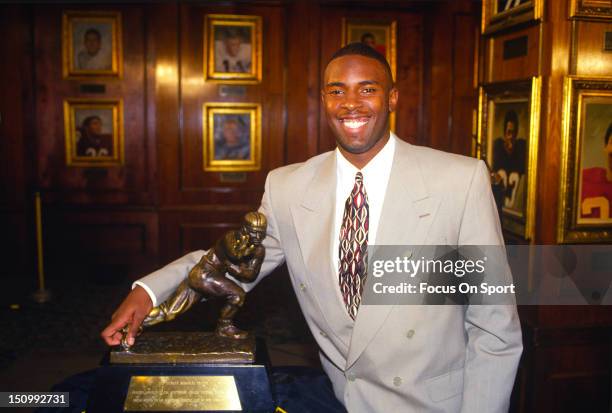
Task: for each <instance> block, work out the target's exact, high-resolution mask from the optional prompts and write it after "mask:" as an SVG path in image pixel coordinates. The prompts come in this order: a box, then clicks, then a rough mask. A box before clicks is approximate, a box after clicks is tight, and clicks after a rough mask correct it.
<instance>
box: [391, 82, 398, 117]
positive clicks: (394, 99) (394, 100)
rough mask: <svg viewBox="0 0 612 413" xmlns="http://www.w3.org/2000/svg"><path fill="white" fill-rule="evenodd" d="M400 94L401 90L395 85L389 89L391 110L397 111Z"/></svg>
mask: <svg viewBox="0 0 612 413" xmlns="http://www.w3.org/2000/svg"><path fill="white" fill-rule="evenodd" d="M398 96H399V92H398V91H397V89H396V88H395V87H392V88H391V90H390V91H389V112H395V107H396V106H397V98H398Z"/></svg>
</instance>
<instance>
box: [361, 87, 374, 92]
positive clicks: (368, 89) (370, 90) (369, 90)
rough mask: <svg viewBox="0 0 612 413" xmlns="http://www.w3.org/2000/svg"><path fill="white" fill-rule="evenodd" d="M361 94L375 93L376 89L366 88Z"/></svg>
mask: <svg viewBox="0 0 612 413" xmlns="http://www.w3.org/2000/svg"><path fill="white" fill-rule="evenodd" d="M362 92H363V93H374V92H376V88H375V87H366V88H364V89H363V90H362Z"/></svg>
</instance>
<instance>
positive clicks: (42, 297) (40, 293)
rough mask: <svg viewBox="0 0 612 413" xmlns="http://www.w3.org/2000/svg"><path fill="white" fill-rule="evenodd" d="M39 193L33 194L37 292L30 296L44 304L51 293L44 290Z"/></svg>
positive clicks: (49, 298)
mask: <svg viewBox="0 0 612 413" xmlns="http://www.w3.org/2000/svg"><path fill="white" fill-rule="evenodd" d="M40 204H41V203H40V192H36V193H35V194H34V208H35V214H36V254H37V257H38V290H36V291H35V292H34V294H32V298H33V299H34V301H36V302H37V303H40V304H44V303H46V302H48V301H49V300H51V293H50V292H49V290H46V289H45V267H44V261H43V239H42V208H41V205H40Z"/></svg>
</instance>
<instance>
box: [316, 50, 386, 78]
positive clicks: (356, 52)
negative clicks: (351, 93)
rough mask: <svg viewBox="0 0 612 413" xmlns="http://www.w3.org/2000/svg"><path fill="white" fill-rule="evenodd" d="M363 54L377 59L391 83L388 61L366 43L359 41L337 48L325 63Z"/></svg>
mask: <svg viewBox="0 0 612 413" xmlns="http://www.w3.org/2000/svg"><path fill="white" fill-rule="evenodd" d="M353 55H358V56H365V57H369V58H370V59H374V60H378V61H379V62H380V63H381V64H382V65H383V66H384V68H385V72H387V76H388V77H389V82H390V84H391V85H393V75H392V74H391V66H389V62H387V59H386V58H385V56H383V55H382V54H380V53H378V52H377V51H376V50H375V49H374V48H372V47H370V46H368V45H367V44H364V43H361V42H354V43H349V44H347V45H346V46H344V47H343V48H341V49H339V50H337V51H336V53H334V55H333V56H332V57H331V59H329V62H327V64H328V65H329V64H330V63H331V62H332V61H334V60H335V59H337V58H339V57H342V56H353Z"/></svg>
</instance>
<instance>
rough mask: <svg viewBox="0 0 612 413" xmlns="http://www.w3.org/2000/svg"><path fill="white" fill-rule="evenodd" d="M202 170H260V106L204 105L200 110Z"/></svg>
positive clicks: (236, 104)
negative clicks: (202, 153)
mask: <svg viewBox="0 0 612 413" xmlns="http://www.w3.org/2000/svg"><path fill="white" fill-rule="evenodd" d="M202 125H203V147H204V170H205V171H212V172H246V171H258V170H260V169H261V105H260V104H258V103H205V104H204V106H203V109H202Z"/></svg>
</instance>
